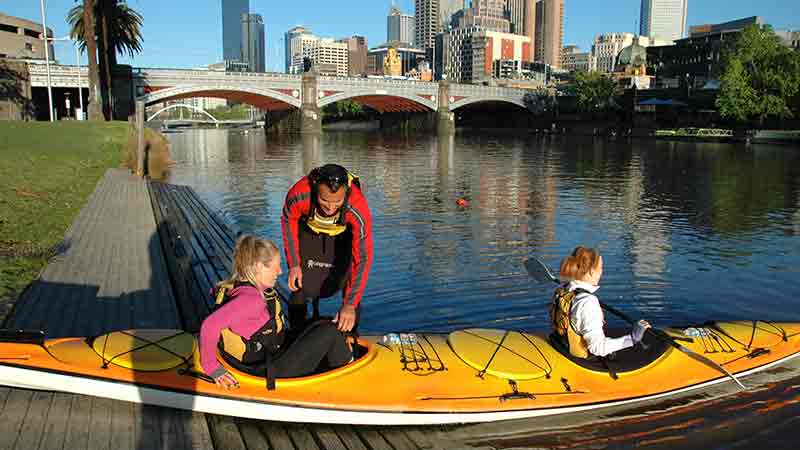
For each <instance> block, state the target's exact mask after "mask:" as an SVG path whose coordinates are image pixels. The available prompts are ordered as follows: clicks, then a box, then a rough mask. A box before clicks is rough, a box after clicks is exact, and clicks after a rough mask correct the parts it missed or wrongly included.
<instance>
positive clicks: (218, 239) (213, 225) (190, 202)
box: [180, 188, 236, 253]
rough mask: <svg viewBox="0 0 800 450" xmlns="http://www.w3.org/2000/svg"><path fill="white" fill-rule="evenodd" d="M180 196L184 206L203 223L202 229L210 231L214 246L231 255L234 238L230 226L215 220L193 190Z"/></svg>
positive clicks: (188, 189)
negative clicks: (183, 200)
mask: <svg viewBox="0 0 800 450" xmlns="http://www.w3.org/2000/svg"><path fill="white" fill-rule="evenodd" d="M180 194H181V195H182V196H183V198H184V199H185V204H186V206H187V207H188V208H191V211H193V213H194V214H195V215H197V217H198V218H199V219H200V220H201V221H202V222H203V225H204V227H205V228H207V229H208V230H209V231H210V233H211V236H210V238H211V240H213V242H214V243H215V245H216V246H217V247H219V248H220V249H224V250H225V251H226V252H227V253H232V252H233V248H234V246H235V243H236V237H235V233H234V232H233V230H231V228H230V226H229V225H227V224H223V223H222V222H221V221H219V220H217V219H216V218H215V216H214V214H213V213H212V212H211V210H210V209H209V208H208V205H207V204H206V203H205V202H203V201H202V200H201V199H200V198H199V197H198V196H197V193H196V192H195V191H194V190H193V189H191V188H187V189H185V190H183V191H182V192H181V193H180Z"/></svg>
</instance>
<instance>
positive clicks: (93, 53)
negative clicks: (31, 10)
mask: <svg viewBox="0 0 800 450" xmlns="http://www.w3.org/2000/svg"><path fill="white" fill-rule="evenodd" d="M92 2H93V0H83V5H84V7H83V8H82V11H81V17H80V19H81V26H82V27H83V25H82V24H84V23H85V24H89V26H88V27H86V28H83V29H81V30H80V31H78V30H77V29H76V28H75V27H74V26H73V29H72V32H71V33H70V34H71V35H72V38H73V39H78V40H80V41H82V45H81V47H82V48H84V49H86V57H87V59H88V60H89V64H88V66H89V67H88V69H89V77H88V78H89V102H88V105H87V111H88V113H89V120H102V118H103V116H102V111H101V110H100V108H98V105H97V99H98V97H99V96H98V95H97V94H98V92H97V84H98V80H99V78H100V76H99V74H100V72H99V70H98V67H97V40H96V39H95V35H94V33H92V32H91V31H90V30H92V29H94V9H92V7H91V6H92ZM71 15H72V12H71V11H70V16H71ZM71 18H72V17H70V19H71ZM76 21H77V19H76Z"/></svg>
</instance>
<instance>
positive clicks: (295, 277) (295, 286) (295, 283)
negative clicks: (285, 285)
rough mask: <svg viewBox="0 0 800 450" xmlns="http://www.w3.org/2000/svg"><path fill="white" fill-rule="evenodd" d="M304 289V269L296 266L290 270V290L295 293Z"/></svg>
mask: <svg viewBox="0 0 800 450" xmlns="http://www.w3.org/2000/svg"><path fill="white" fill-rule="evenodd" d="M302 287H303V269H302V268H301V267H300V266H294V267H292V268H291V269H289V289H291V290H292V291H293V292H294V291H297V290H299V289H301V288H302Z"/></svg>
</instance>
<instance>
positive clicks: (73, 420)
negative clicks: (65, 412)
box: [64, 395, 92, 450]
mask: <svg viewBox="0 0 800 450" xmlns="http://www.w3.org/2000/svg"><path fill="white" fill-rule="evenodd" d="M91 409H92V398H91V397H89V396H86V395H73V396H72V404H71V405H70V415H69V420H68V421H67V422H68V423H69V426H68V427H67V435H66V437H65V438H64V450H68V449H81V448H87V447H88V443H89V417H90V411H91Z"/></svg>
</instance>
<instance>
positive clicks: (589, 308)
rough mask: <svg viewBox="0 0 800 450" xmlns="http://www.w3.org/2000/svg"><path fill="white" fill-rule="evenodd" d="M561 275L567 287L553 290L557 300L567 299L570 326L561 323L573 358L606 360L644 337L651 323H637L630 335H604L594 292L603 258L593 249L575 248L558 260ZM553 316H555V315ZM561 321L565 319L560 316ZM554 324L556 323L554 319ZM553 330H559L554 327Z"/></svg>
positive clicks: (600, 273) (598, 301)
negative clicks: (608, 356)
mask: <svg viewBox="0 0 800 450" xmlns="http://www.w3.org/2000/svg"><path fill="white" fill-rule="evenodd" d="M560 272H561V273H560V275H561V279H562V280H565V281H567V280H569V282H568V283H567V284H565V285H564V286H561V287H559V288H558V289H557V290H556V299H558V298H559V297H558V296H559V295H563V296H565V297H566V298H567V299H568V302H571V304H569V303H568V304H567V307H566V308H565V309H566V310H568V311H569V317H568V320H569V323H568V324H566V323H564V324H563V325H562V329H563V330H564V331H566V334H567V336H564V337H566V338H567V343H568V345H569V349H570V353H571V354H572V355H573V356H577V357H582V358H587V357H589V355H594V356H597V357H605V356H607V355H610V354H612V353H614V352H617V351H619V350H622V349H626V348H629V347H633V346H634V345H635V344H637V343H638V342H640V341H641V340H642V338H643V337H644V333H645V331H646V330H647V329H648V328H650V324H649V323H647V322H646V321H644V320H640V321H638V322H637V323H636V325H635V326H634V327H633V330H632V331H631V332H630V334H626V335H624V336H622V337H619V338H611V337H608V336H606V334H605V331H604V325H605V317H604V315H603V310H602V308H601V307H600V300H599V299H598V298H597V296H596V295H595V293H596V292H597V290H598V289H599V288H600V279H601V278H602V277H603V257H602V256H600V253H599V252H598V251H597V250H595V249H590V248H586V247H577V248H575V250H574V251H573V252H572V255H570V256H567V257H566V258H564V260H563V261H561V270H560ZM556 316H558V315H557V314H556ZM562 320H567V317H563V319H562ZM553 321H554V325H555V324H556V323H557V322H558V321H559V318H558V317H554V318H553ZM556 329H558V327H557V326H556Z"/></svg>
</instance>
